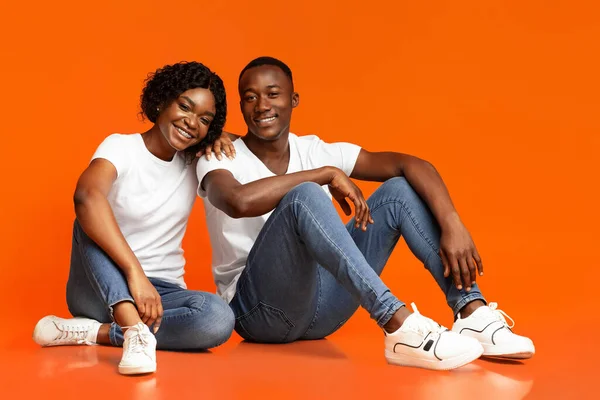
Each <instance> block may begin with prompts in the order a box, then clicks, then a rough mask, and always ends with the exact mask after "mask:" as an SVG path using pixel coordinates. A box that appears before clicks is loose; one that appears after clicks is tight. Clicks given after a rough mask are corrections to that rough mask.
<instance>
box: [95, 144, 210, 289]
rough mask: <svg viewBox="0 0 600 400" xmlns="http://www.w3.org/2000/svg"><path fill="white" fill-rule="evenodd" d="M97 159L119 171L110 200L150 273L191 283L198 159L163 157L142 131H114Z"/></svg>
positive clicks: (123, 231)
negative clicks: (188, 237)
mask: <svg viewBox="0 0 600 400" xmlns="http://www.w3.org/2000/svg"><path fill="white" fill-rule="evenodd" d="M96 158H103V159H106V160H108V161H109V162H110V163H111V164H113V165H114V166H115V168H116V170H117V174H118V176H117V179H116V180H115V182H114V183H113V186H112V188H111V190H110V192H109V194H108V202H109V204H110V206H111V208H112V211H113V213H114V215H115V218H116V220H117V223H118V225H119V228H120V229H121V232H122V233H123V236H124V237H125V240H126V241H127V243H128V244H129V247H131V250H133V252H134V253H135V256H136V257H137V259H138V260H139V262H140V264H141V265H142V268H143V270H144V272H145V273H146V276H148V277H150V278H157V279H161V280H164V281H167V282H170V283H173V284H176V285H179V286H181V287H183V288H185V287H186V285H185V282H184V280H183V274H184V265H185V258H184V257H183V248H182V247H181V242H182V240H183V235H184V233H185V230H186V227H187V221H188V217H189V215H190V212H191V210H192V207H193V205H194V201H195V199H196V190H197V188H198V180H197V178H196V168H195V163H196V162H195V161H194V163H193V164H186V162H185V158H184V155H183V153H181V152H180V153H177V154H175V156H174V157H173V159H172V160H171V161H164V160H161V159H159V158H157V157H156V156H154V155H153V154H152V153H150V151H149V150H148V149H147V148H146V145H145V144H144V140H143V139H142V135H140V134H127V135H122V134H113V135H110V136H108V137H107V138H106V139H105V140H104V141H103V142H102V144H100V146H99V147H98V149H97V150H96V153H95V154H94V156H93V157H92V160H93V159H96Z"/></svg>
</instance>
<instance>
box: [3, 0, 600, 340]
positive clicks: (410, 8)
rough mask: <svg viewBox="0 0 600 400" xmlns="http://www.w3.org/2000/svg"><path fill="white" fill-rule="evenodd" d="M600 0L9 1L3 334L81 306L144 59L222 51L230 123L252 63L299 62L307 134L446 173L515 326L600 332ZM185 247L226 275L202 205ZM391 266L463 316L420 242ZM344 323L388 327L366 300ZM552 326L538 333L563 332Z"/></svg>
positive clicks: (419, 295)
mask: <svg viewBox="0 0 600 400" xmlns="http://www.w3.org/2000/svg"><path fill="white" fill-rule="evenodd" d="M598 11H599V7H598V6H597V5H596V3H595V2H593V1H587V2H586V1H575V0H570V1H566V0H557V1H552V2H549V1H542V0H531V1H527V2H523V1H501V0H498V1H491V2H487V1H481V0H469V1H459V2H452V1H437V2H435V1H424V2H414V1H406V2H397V1H387V2H380V1H371V2H366V3H365V2H364V1H360V2H359V1H344V2H328V1H323V0H320V1H312V0H311V1H298V2H285V1H279V2H267V1H235V2H234V1H229V2H222V1H213V2H198V1H179V2H158V1H148V0H144V1H139V0H132V1H103V2H98V3H91V4H87V3H81V2H73V3H72V4H71V5H65V4H64V3H63V4H60V2H59V3H56V2H49V3H46V2H37V3H35V4H32V3H28V2H19V3H17V4H11V5H9V6H8V8H6V6H3V12H2V16H0V22H1V23H0V35H1V37H2V54H1V57H2V60H1V65H0V68H1V69H2V74H1V80H2V84H1V85H2V86H1V87H2V96H1V100H0V101H1V102H2V106H1V110H2V116H3V121H2V124H1V125H2V134H3V144H2V146H1V149H0V151H1V152H2V154H1V157H0V162H1V163H2V164H1V168H2V196H1V199H2V200H1V201H2V206H1V207H0V212H1V213H2V215H1V220H2V228H3V229H2V241H1V243H2V251H1V252H0V257H1V258H0V268H1V275H0V296H1V299H2V303H1V304H2V305H3V320H4V322H3V324H2V326H3V327H6V326H7V324H8V322H10V321H17V324H16V325H17V326H18V328H16V329H0V340H1V341H2V343H4V344H8V343H11V340H13V339H15V338H16V337H17V336H18V337H21V336H22V335H24V334H27V335H30V334H31V329H32V328H33V326H34V324H35V322H36V321H37V320H38V319H39V318H40V317H42V316H43V315H46V314H49V313H52V314H57V315H63V316H65V315H68V314H67V308H66V305H65V299H64V297H65V296H64V291H65V283H66V279H67V276H68V266H69V255H70V240H71V228H72V222H73V218H74V212H73V205H72V193H73V190H74V187H75V183H76V180H77V178H78V176H79V174H80V173H81V171H82V170H83V169H84V168H85V166H86V165H87V163H88V161H89V159H90V157H91V156H92V154H93V152H94V150H95V148H96V147H97V145H98V144H99V143H100V142H101V141H102V140H103V138H104V137H106V136H107V135H109V134H110V133H113V132H121V133H128V132H140V131H143V130H145V129H147V128H148V127H149V125H148V124H147V123H142V122H141V121H140V119H139V118H138V116H137V112H138V110H139V94H140V90H141V88H142V83H143V80H144V78H145V76H146V74H147V73H148V72H150V71H153V70H154V69H156V68H158V67H160V66H162V65H164V64H167V63H173V62H177V61H180V60H197V61H201V62H203V63H205V64H207V65H208V66H209V67H211V68H212V69H214V70H215V71H217V72H218V73H219V74H220V76H221V77H222V78H223V79H224V81H225V83H226V87H227V90H228V94H229V110H230V113H229V116H228V122H227V126H226V128H227V129H228V130H230V131H233V132H237V133H243V132H244V129H243V128H244V124H243V120H242V118H241V115H240V112H239V107H238V100H239V99H238V96H237V92H236V84H237V76H238V73H239V71H240V70H241V68H243V66H244V65H245V64H246V63H247V62H248V61H250V60H251V59H252V58H254V57H257V56H260V55H271V56H275V57H278V58H280V59H282V60H283V61H285V62H286V63H288V65H289V66H290V67H291V68H292V71H293V73H294V77H295V85H296V89H297V90H298V91H299V93H300V95H301V101H300V107H299V108H297V109H296V110H295V112H294V115H293V121H292V131H293V132H295V133H298V134H318V135H320V136H321V137H322V138H323V139H325V140H328V141H351V142H355V143H357V144H359V145H362V146H363V147H365V148H367V149H369V150H394V151H400V152H405V153H410V154H414V155H417V156H420V157H422V158H425V159H427V160H429V161H430V162H432V163H433V164H434V165H435V166H436V167H437V168H438V170H439V171H440V173H441V174H442V177H443V178H444V180H445V182H446V184H447V185H448V187H449V189H450V192H451V195H452V198H453V200H454V202H455V205H456V207H457V209H458V210H459V213H460V215H461V216H462V218H463V220H464V222H465V224H466V225H467V227H468V228H469V229H470V231H471V233H472V235H473V237H474V239H475V243H476V244H477V246H478V248H479V252H480V253H481V255H482V257H483V260H484V265H485V268H486V269H485V271H486V274H485V277H484V278H483V279H481V280H480V283H481V286H482V288H483V291H484V294H486V296H487V298H488V299H490V300H492V301H499V302H500V305H501V307H502V308H503V309H504V310H506V311H507V312H508V313H509V314H510V315H511V316H512V317H513V318H515V319H516V320H517V330H519V329H520V332H523V333H526V334H527V333H528V330H529V331H530V332H532V331H533V330H534V329H539V328H534V326H544V324H552V325H556V326H558V327H560V326H562V325H564V324H571V323H575V324H582V325H584V326H585V325H586V324H589V323H592V324H595V326H596V327H598V321H599V320H598V313H597V311H593V310H595V309H596V307H597V306H598V304H599V302H598V300H597V297H596V293H595V291H596V290H597V288H598V280H599V278H600V273H599V272H598V264H599V263H598V253H597V251H596V250H595V245H596V239H597V238H598V234H597V229H598V224H599V223H600V218H599V212H598V200H597V198H598V188H597V183H598V173H599V172H600V171H599V168H598V154H599V153H600V135H599V132H600V129H599V128H600V120H599V119H598V110H599V105H600V102H599V100H598V98H599V92H600V74H599V72H598V71H600V57H599V56H598V54H600V48H599V47H600V45H599V43H600V23H599V21H600V19H599V12H598ZM360 186H361V187H362V188H364V191H365V193H366V194H368V193H370V192H372V190H373V189H374V187H375V186H374V185H372V184H363V183H361V184H360ZM184 248H185V250H186V258H187V261H188V265H187V274H186V280H187V283H188V286H189V287H190V288H194V289H204V290H210V291H212V290H214V284H213V283H212V279H211V273H210V267H209V265H210V246H209V241H208V236H207V233H206V227H205V221H204V213H203V210H202V204H201V201H198V202H197V203H196V206H195V208H194V211H193V213H192V217H191V220H190V224H189V228H188V233H187V236H186V239H185V241H184ZM383 278H384V280H385V281H386V282H387V283H388V284H389V286H390V287H391V288H392V290H393V291H394V292H395V293H396V294H397V295H398V296H399V297H400V298H402V299H403V300H405V301H407V302H410V301H415V302H416V303H417V305H418V306H419V309H420V310H421V311H422V312H423V313H425V314H426V315H428V316H431V317H433V318H436V319H438V320H439V321H440V322H442V323H443V324H445V325H446V326H449V325H451V315H450V312H449V311H448V309H447V308H446V306H445V303H444V300H443V297H442V295H441V294H440V292H439V291H438V290H437V287H436V286H435V283H434V281H433V280H432V279H431V278H430V276H429V275H428V273H427V272H426V270H424V268H423V267H422V266H421V265H419V263H418V262H417V261H415V260H414V259H413V258H412V257H411V256H410V254H409V252H408V251H407V249H406V247H405V246H404V245H402V246H400V247H399V249H398V251H396V252H395V254H394V256H393V258H392V260H391V262H390V265H389V266H388V268H387V269H386V271H385V272H384V274H383ZM573 321H579V322H573ZM11 324H12V322H11ZM344 329H345V331H346V332H358V331H363V330H365V331H369V332H370V331H371V330H373V329H375V328H374V325H371V323H370V321H369V320H368V318H367V315H366V313H364V312H360V313H359V314H358V316H357V317H356V318H355V319H353V320H352V321H351V322H350V323H349V324H348V326H347V327H346V328H344ZM553 329H554V328H553ZM536 332H537V331H536ZM539 332H540V333H539V334H538V336H537V337H534V340H536V339H537V340H538V342H542V339H543V338H542V337H543V336H544V335H548V336H546V338H547V340H548V341H550V340H551V337H552V334H551V333H550V332H546V331H543V330H540V331H539Z"/></svg>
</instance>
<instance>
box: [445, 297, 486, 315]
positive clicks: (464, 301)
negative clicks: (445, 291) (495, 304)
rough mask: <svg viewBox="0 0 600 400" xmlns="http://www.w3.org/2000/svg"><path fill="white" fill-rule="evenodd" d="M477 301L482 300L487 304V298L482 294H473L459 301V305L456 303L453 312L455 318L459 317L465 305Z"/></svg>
mask: <svg viewBox="0 0 600 400" xmlns="http://www.w3.org/2000/svg"><path fill="white" fill-rule="evenodd" d="M475 300H481V301H483V302H484V303H486V304H487V302H486V301H485V298H484V297H483V295H482V294H481V293H471V294H468V295H466V296H465V297H463V298H461V299H460V300H459V301H458V303H456V305H455V306H454V309H453V310H452V312H453V313H454V315H455V316H456V315H458V313H459V312H460V310H461V309H462V308H463V307H464V306H465V305H467V304H468V303H470V302H472V301H475Z"/></svg>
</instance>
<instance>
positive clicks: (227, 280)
mask: <svg viewBox="0 0 600 400" xmlns="http://www.w3.org/2000/svg"><path fill="white" fill-rule="evenodd" d="M233 143H234V146H235V151H236V157H235V158H234V159H233V160H229V159H227V158H223V159H222V160H221V161H219V160H217V159H216V158H215V157H212V158H211V160H206V159H205V158H204V157H203V158H202V159H200V160H199V161H198V164H197V166H196V172H197V176H198V182H200V183H201V182H202V180H203V179H204V177H205V176H206V174H208V173H209V172H211V171H214V170H217V169H225V170H228V171H230V172H231V174H232V175H233V176H234V178H235V179H236V180H237V181H238V182H240V183H241V184H246V183H250V182H253V181H256V180H259V179H262V178H268V177H272V176H275V174H273V173H272V172H271V171H270V170H269V169H268V168H267V167H266V166H265V165H264V164H263V163H262V161H260V160H259V159H258V157H256V156H255V155H254V153H252V152H251V151H250V150H249V149H248V147H246V144H245V143H244V141H243V140H241V139H238V140H236V141H235V142H233ZM289 146H290V161H289V165H288V170H287V172H286V173H288V174H290V173H294V172H300V171H306V170H311V169H316V168H321V167H324V166H334V167H337V168H340V169H341V170H342V171H344V173H346V175H350V174H351V173H352V170H353V169H354V165H355V164H356V160H357V158H358V154H359V153H360V150H361V148H360V147H359V146H356V145H354V144H350V143H325V142H323V141H322V140H321V139H319V138H318V137H317V136H296V135H294V134H292V133H290V135H289ZM323 189H324V190H325V191H326V192H327V193H328V194H329V191H328V189H327V186H324V187H323ZM198 195H199V196H200V197H202V199H203V201H204V209H205V213H206V223H207V225H208V232H209V235H210V242H211V247H212V272H213V278H214V280H215V284H216V285H217V293H218V294H219V295H220V296H221V297H222V298H223V299H224V300H225V301H227V302H230V301H231V299H233V296H234V295H235V290H236V284H237V281H238V279H239V277H240V274H241V273H242V271H243V270H244V268H245V266H246V260H247V258H248V254H250V250H251V249H252V246H253V245H254V242H255V241H256V238H257V237H258V234H259V233H260V230H261V229H262V227H263V225H264V224H265V222H266V221H267V219H268V218H269V216H270V215H271V213H272V211H271V212H269V213H267V214H264V215H261V216H260V217H254V218H239V219H234V218H231V217H229V216H228V215H227V214H225V213H224V212H223V211H221V210H219V209H218V208H216V207H215V206H213V205H212V204H211V203H210V201H208V199H207V198H206V196H207V193H206V191H205V190H203V189H202V187H201V186H198Z"/></svg>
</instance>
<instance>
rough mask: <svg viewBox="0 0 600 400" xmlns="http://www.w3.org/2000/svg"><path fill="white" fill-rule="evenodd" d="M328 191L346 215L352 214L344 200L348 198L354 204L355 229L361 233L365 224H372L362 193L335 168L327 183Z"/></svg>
mask: <svg viewBox="0 0 600 400" xmlns="http://www.w3.org/2000/svg"><path fill="white" fill-rule="evenodd" d="M329 191H330V192H331V195H332V196H333V198H334V199H335V200H336V201H337V202H338V203H339V204H340V206H341V207H342V210H343V211H344V213H345V214H346V215H350V214H351V213H352V209H351V208H350V205H349V204H348V201H347V200H346V198H349V199H350V201H351V202H352V203H354V217H355V225H354V226H355V227H356V228H358V227H359V226H361V229H362V230H363V231H366V230H367V224H372V223H373V218H372V217H371V211H370V210H369V206H368V205H367V202H366V201H365V197H364V196H363V194H362V191H361V190H360V189H359V188H358V186H356V184H355V183H354V182H352V181H351V180H350V178H348V176H346V174H344V172H343V171H342V170H340V169H337V168H335V169H334V170H333V174H332V177H331V181H330V182H329Z"/></svg>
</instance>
